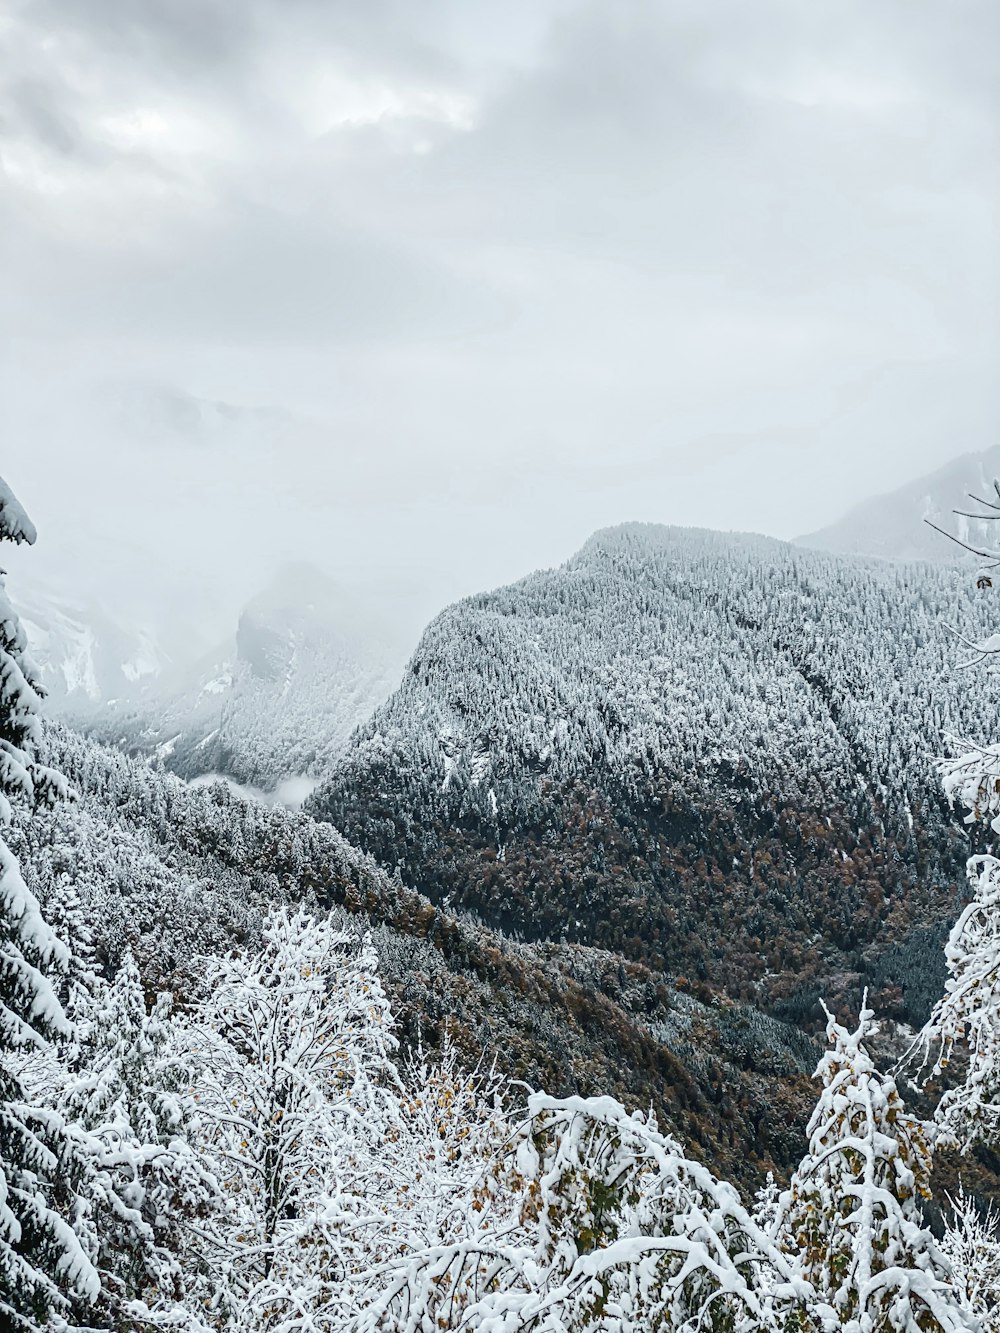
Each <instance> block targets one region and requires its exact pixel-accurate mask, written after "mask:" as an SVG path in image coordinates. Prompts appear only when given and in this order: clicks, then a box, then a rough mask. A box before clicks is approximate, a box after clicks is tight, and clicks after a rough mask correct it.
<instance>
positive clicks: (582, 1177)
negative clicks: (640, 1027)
mask: <svg viewBox="0 0 1000 1333" xmlns="http://www.w3.org/2000/svg"><path fill="white" fill-rule="evenodd" d="M465 1221H466V1226H465V1229H464V1232H463V1234H461V1235H459V1236H457V1237H455V1238H454V1239H452V1240H451V1241H450V1242H449V1243H443V1244H436V1245H429V1246H425V1247H423V1248H420V1249H413V1250H410V1251H408V1252H403V1253H401V1254H400V1255H399V1257H398V1259H396V1260H395V1261H394V1262H390V1263H388V1264H386V1265H384V1266H383V1267H382V1268H381V1269H380V1270H379V1272H378V1274H377V1277H378V1281H379V1286H380V1290H378V1291H377V1294H375V1295H374V1296H373V1297H372V1298H371V1299H370V1300H369V1301H367V1302H366V1303H365V1305H364V1306H363V1308H362V1309H361V1310H360V1311H359V1313H358V1315H357V1317H356V1318H355V1319H354V1320H353V1321H352V1324H351V1328H352V1329H354V1330H356V1331H357V1333H376V1330H387V1329H393V1330H396V1331H397V1333H423V1330H424V1329H428V1328H463V1329H482V1330H484V1331H485V1330H501V1329H502V1330H504V1333H514V1330H521V1329H544V1330H547V1333H570V1331H571V1330H586V1329H593V1330H598V1329H600V1330H601V1331H602V1333H631V1330H634V1329H637V1328H650V1329H653V1328H656V1329H668V1328H682V1327H687V1326H690V1327H691V1328H694V1327H696V1326H697V1325H699V1324H702V1323H706V1322H707V1324H708V1326H709V1327H711V1328H728V1327H738V1326H739V1327H744V1326H753V1327H758V1328H767V1327H772V1326H774V1324H773V1320H774V1317H775V1316H774V1311H775V1309H776V1307H777V1306H778V1305H780V1306H781V1307H782V1308H783V1309H787V1308H794V1307H795V1306H796V1305H797V1304H798V1302H799V1301H800V1299H801V1298H802V1297H803V1296H804V1295H805V1294H806V1288H805V1286H804V1284H802V1283H801V1282H800V1281H798V1279H797V1276H796V1273H795V1269H794V1265H793V1263H792V1262H791V1261H789V1259H788V1258H787V1257H786V1256H784V1255H782V1254H781V1253H780V1251H779V1250H778V1248H777V1246H776V1245H775V1244H774V1243H773V1242H772V1241H771V1240H770V1239H769V1238H768V1237H767V1236H765V1235H764V1234H763V1233H762V1232H761V1230H760V1229H759V1228H758V1227H757V1225H756V1223H754V1221H753V1220H752V1219H751V1218H750V1216H749V1215H748V1213H747V1212H746V1210H745V1209H744V1208H743V1206H742V1204H741V1203H740V1201H739V1196H738V1195H737V1193H736V1191H735V1190H734V1189H733V1188H732V1186H730V1185H727V1184H725V1183H722V1182H720V1181H718V1180H716V1179H715V1177H714V1176H712V1174H711V1172H709V1171H708V1170H707V1169H706V1168H705V1167H702V1166H700V1165H698V1164H697V1163H695V1162H692V1161H690V1160H688V1159H687V1158H685V1157H684V1155H683V1153H682V1152H681V1150H680V1148H679V1147H678V1145H677V1144H676V1142H675V1141H674V1140H673V1139H671V1138H669V1136H667V1135H664V1134H663V1133H661V1131H660V1130H659V1129H658V1127H657V1125H656V1122H655V1119H654V1118H653V1117H652V1116H649V1117H646V1116H644V1115H642V1114H641V1113H638V1112H637V1113H635V1114H632V1115H629V1114H628V1112H626V1110H625V1109H624V1107H622V1106H621V1105H620V1104H619V1103H618V1102H616V1101H614V1100H613V1099H612V1098H609V1097H598V1098H581V1097H571V1098H567V1099H557V1098H552V1097H548V1096H545V1095H544V1094H541V1093H537V1094H533V1095H532V1096H530V1097H529V1098H528V1105H527V1115H526V1117H525V1118H524V1120H523V1121H522V1123H521V1124H520V1125H519V1127H518V1128H517V1129H516V1130H515V1131H514V1132H513V1133H512V1134H511V1135H510V1136H509V1138H508V1139H507V1140H506V1141H505V1142H504V1143H503V1144H501V1145H499V1151H498V1155H497V1160H496V1162H495V1164H494V1166H493V1167H492V1169H491V1170H490V1171H489V1172H487V1173H486V1174H485V1175H484V1177H483V1178H482V1180H481V1181H480V1183H479V1184H478V1185H477V1187H476V1189H475V1190H474V1192H473V1195H472V1208H471V1209H470V1210H469V1211H468V1212H467V1213H466V1215H465ZM762 1265H766V1266H767V1268H768V1269H769V1270H770V1272H771V1274H772V1281H771V1282H770V1283H769V1284H768V1285H767V1286H766V1287H765V1286H764V1285H763V1284H761V1283H760V1282H759V1281H758V1273H759V1270H760V1268H761V1266H762Z"/></svg>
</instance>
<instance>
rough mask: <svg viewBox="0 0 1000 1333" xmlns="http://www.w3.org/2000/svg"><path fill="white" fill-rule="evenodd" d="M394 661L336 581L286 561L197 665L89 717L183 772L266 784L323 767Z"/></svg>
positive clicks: (98, 732)
mask: <svg viewBox="0 0 1000 1333" xmlns="http://www.w3.org/2000/svg"><path fill="white" fill-rule="evenodd" d="M400 658H401V655H400V654H399V653H398V651H397V650H395V649H394V648H393V647H391V646H390V644H389V640H388V636H387V635H386V634H385V633H384V631H383V630H382V629H381V628H380V627H379V626H378V625H377V624H375V623H374V622H373V620H372V619H371V617H369V616H368V615H366V613H365V612H364V610H363V609H361V608H358V607H357V606H356V605H354V604H353V603H352V602H351V601H350V599H348V598H347V597H346V596H345V595H344V594H343V592H342V590H341V589H340V588H339V587H338V586H337V585H336V584H335V583H334V582H333V581H332V580H330V579H328V578H327V577H326V576H325V575H324V574H323V573H322V572H321V571H319V570H318V569H315V568H314V567H312V566H309V565H290V566H287V567H286V568H284V569H283V570H281V571H280V572H279V574H278V575H277V577H276V578H275V580H274V582H273V583H272V584H271V585H270V586H269V587H268V588H266V589H264V590H263V591H262V592H261V593H259V594H258V595H257V596H256V597H254V598H253V599H252V600H251V601H250V602H249V603H248V604H247V606H246V607H245V608H244V610H243V612H242V614H241V616H240V619H239V623H238V625H237V629H236V633H235V636H234V638H233V639H232V640H231V641H230V642H229V643H227V644H225V645H223V646H222V647H221V648H220V649H218V650H217V651H216V652H214V653H212V654H209V655H208V656H207V657H206V658H205V659H204V660H203V661H202V662H201V663H200V664H199V665H198V667H197V669H196V670H195V671H193V672H187V673H184V674H183V675H182V677H181V679H180V681H179V682H177V683H175V684H173V686H172V687H171V688H170V689H169V690H166V691H160V692H156V691H149V692H147V694H146V695H145V696H143V697H142V698H141V699H139V701H138V702H135V703H133V704H132V705H131V706H125V707H121V708H118V709H115V710H109V711H106V712H105V713H104V714H103V715H100V716H92V717H91V718H89V719H88V722H87V725H88V729H89V730H90V731H91V732H92V733H93V734H94V735H95V736H98V737H100V738H102V739H105V740H113V741H115V742H116V743H117V744H119V745H120V746H122V748H124V749H125V750H127V751H128V752H130V753H133V754H137V755H138V754H141V755H144V756H147V757H149V758H153V759H155V760H156V761H157V762H160V763H162V764H163V765H164V766H165V767H166V768H168V769H169V770H170V771H172V772H175V773H177V774H179V775H181V776H182V777H186V778H195V777H199V776H201V775H205V774H217V775H223V776H226V777H229V778H232V779H234V780H235V781H236V782H238V783H241V784H246V785H249V786H252V787H254V788H258V789H262V790H263V791H265V792H272V791H274V790H275V789H276V788H278V787H279V786H280V785H281V784H282V783H287V782H288V781H289V780H290V779H295V778H298V777H302V776H309V775H313V774H316V773H318V772H321V771H323V769H324V768H327V767H329V765H330V764H331V763H332V761H333V760H334V758H335V757H336V756H337V754H339V752H340V750H341V749H342V748H343V746H344V744H345V743H346V741H347V738H348V736H349V735H350V733H351V732H352V731H353V729H354V728H355V726H357V724H358V723H359V722H361V721H362V720H363V719H365V718H367V717H368V716H369V715H370V714H371V712H372V710H373V709H374V708H375V707H376V705H377V704H379V703H381V702H382V701H383V700H384V699H386V698H387V697H388V695H389V693H390V691H391V689H392V687H393V685H394V684H395V683H396V681H397V680H398V678H399V674H400V671H401V669H402V661H401V660H400Z"/></svg>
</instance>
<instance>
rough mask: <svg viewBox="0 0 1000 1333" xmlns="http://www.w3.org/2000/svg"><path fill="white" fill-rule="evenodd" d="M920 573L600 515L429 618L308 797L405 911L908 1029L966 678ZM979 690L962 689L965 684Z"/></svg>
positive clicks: (949, 897)
mask: <svg viewBox="0 0 1000 1333" xmlns="http://www.w3.org/2000/svg"><path fill="white" fill-rule="evenodd" d="M986 598H987V594H985V593H977V591H976V589H975V587H974V586H972V585H971V582H967V581H965V580H964V579H962V578H961V577H960V576H959V574H958V573H957V572H956V571H954V570H952V569H949V568H946V567H941V566H938V567H934V566H929V565H891V564H888V563H884V562H877V561H876V562H867V563H866V562H863V561H859V560H855V559H846V558H837V557H833V556H827V555H822V554H817V553H814V552H811V551H805V550H799V549H797V548H795V547H794V546H790V545H788V544H785V543H781V542H777V541H772V540H769V539H766V538H760V537H752V536H738V535H728V536H727V535H723V534H719V533H713V532H701V531H693V530H683V529H672V528H662V527H657V526H651V525H629V526H625V527H622V528H616V529H611V530H608V531H605V532H600V533H598V534H596V535H595V536H594V537H593V538H592V539H591V540H590V541H589V542H588V543H587V544H586V546H585V547H584V548H583V549H582V551H581V552H580V553H579V554H578V555H577V556H576V557H574V558H573V559H572V560H570V561H569V562H568V563H567V564H565V565H563V566H562V567H561V568H558V569H555V570H550V571H545V572H542V573H538V574H534V575H532V576H530V577H529V578H526V579H524V580H522V581H521V582H520V583H517V584H514V585H513V586H511V587H509V588H502V589H500V590H499V591H497V592H494V593H489V594H484V595H482V596H478V597H473V598H469V599H468V600H466V601H464V602H461V603H459V604H458V605H456V606H454V607H452V608H450V609H449V610H447V611H445V612H444V613H443V614H442V615H441V616H439V617H438V618H437V619H436V620H435V621H434V622H433V623H432V625H431V626H430V627H429V628H428V630H427V632H426V633H425V635H424V637H423V639H422V641H421V643H420V645H419V647H418V649H417V651H416V652H415V654H414V656H413V659H412V661H411V663H410V665H409V667H408V669H407V671H406V674H405V676H404V681H403V684H402V686H401V687H400V689H399V690H398V691H397V693H396V694H395V695H394V696H393V697H392V699H390V700H389V701H388V702H387V703H386V704H385V705H384V707H382V708H381V709H379V710H378V712H377V713H376V714H375V715H374V717H373V718H372V719H371V721H370V722H369V723H368V724H366V725H365V726H364V727H362V728H361V729H360V730H359V732H358V733H356V735H355V737H354V738H353V740H352V742H351V746H350V749H349V751H348V752H347V753H346V754H345V755H344V756H343V758H342V759H341V760H340V761H339V762H338V763H337V765H336V766H335V768H334V770H333V772H332V774H331V776H330V778H329V780H328V782H327V783H326V784H325V785H324V786H323V787H322V788H321V789H320V790H319V791H318V792H317V793H316V794H315V795H314V796H313V797H312V798H311V802H310V805H309V808H310V809H311V810H312V811H313V812H314V813H316V814H318V815H320V816H322V817H325V818H327V819H329V820H331V821H332V822H333V823H334V824H335V825H336V826H337V827H338V828H339V829H340V830H341V831H342V832H343V833H344V834H345V836H346V837H348V838H349V839H350V840H351V841H352V842H354V843H356V844H357V845H358V846H360V847H362V848H364V849H365V850H367V851H368V852H370V853H371V854H372V855H373V856H374V857H375V858H376V860H378V861H379V862H380V863H381V864H383V865H384V866H386V867H387V868H389V869H394V868H398V870H399V871H400V873H401V874H402V875H403V878H404V879H405V880H406V881H407V882H410V883H413V884H414V885H415V886H416V887H418V888H419V889H420V890H421V891H422V892H424V893H426V894H427V896H428V897H429V898H431V899H432V901H435V902H437V903H442V904H445V905H450V906H451V907H452V908H461V909H464V910H466V911H471V912H474V913H476V914H478V915H479V916H480V917H481V919H483V920H484V921H485V922H487V923H489V924H492V925H494V926H499V927H502V928H504V929H505V930H508V931H512V932H517V933H519V934H520V935H521V936H523V937H524V938H525V939H528V940H535V941H542V940H548V941H560V940H566V941H579V942H581V943H585V944H587V945H588V946H592V947H597V948H603V949H607V950H611V951H613V952H615V953H617V954H619V955H620V956H621V957H623V958H625V959H628V960H632V961H635V962H639V963H642V964H643V965H644V966H646V967H648V968H650V969H651V970H652V971H653V972H654V973H655V974H666V975H667V976H669V977H671V978H674V979H675V980H676V984H677V985H678V986H681V987H682V988H683V987H687V988H689V989H690V990H692V991H694V992H695V993H698V994H701V995H703V996H704V997H706V998H707V997H709V996H710V995H712V994H719V993H725V994H728V995H730V996H732V997H737V998H740V999H743V1000H747V1001H752V1002H753V1003H755V1004H757V1005H758V1006H760V1007H761V1008H763V1009H765V1010H767V1011H768V1012H770V1013H772V1014H775V1015H778V1016H781V1017H784V1018H788V1019H791V1020H793V1021H796V1022H805V1023H810V1022H812V1021H814V1020H815V1019H816V1018H817V1017H818V1016H819V1009H818V1005H817V998H818V995H819V994H820V993H821V992H822V993H825V994H826V996H827V998H828V999H829V1000H831V1002H833V1003H837V1002H839V1001H846V1002H850V1003H852V1004H854V1005H855V1007H856V1004H857V1000H858V998H859V992H860V988H861V986H862V984H865V983H867V984H869V985H870V986H871V987H872V989H873V991H874V992H875V993H876V1002H877V1004H878V1006H879V1007H880V1008H882V1009H883V1010H885V1011H887V1012H888V1013H890V1014H892V1015H894V1016H896V1017H898V1018H902V1019H907V1020H910V1021H913V1020H916V1019H919V1018H920V1017H921V1016H922V1014H923V1013H924V1012H925V1011H926V1007H927V1005H928V1004H929V1002H930V1000H931V998H932V997H933V996H934V995H935V994H936V993H937V990H938V988H939V986H940V980H941V953H940V943H941V937H942V933H943V924H942V923H943V922H945V921H946V920H948V919H949V918H950V917H952V916H953V914H954V912H955V905H956V894H957V892H958V891H959V886H961V885H962V884H963V883H964V876H963V873H962V865H963V861H964V857H965V855H966V854H967V843H966V837H965V835H964V834H963V833H962V832H960V831H959V830H958V829H957V828H956V825H955V821H954V817H953V816H952V814H951V812H950V811H948V810H947V808H946V807H945V806H944V804H943V802H942V800H941V797H940V795H939V791H938V785H937V782H936V779H935V777H934V775H933V772H932V756H933V755H934V754H935V753H937V752H940V749H941V746H942V739H941V737H942V732H943V731H947V730H953V731H959V732H961V731H964V730H967V729H972V728H974V727H975V726H979V725H980V723H981V718H982V716H983V715H984V712H985V711H987V710H988V709H989V707H990V706H992V705H994V704H995V702H996V698H997V690H996V687H995V686H991V685H990V683H989V682H986V683H985V684H984V683H983V682H981V681H980V682H977V689H976V694H975V697H974V698H973V697H971V695H970V691H969V686H968V681H967V679H966V678H964V677H961V676H960V675H959V674H956V673H955V672H954V671H953V669H952V668H953V664H954V660H955V658H956V656H957V655H959V650H958V649H957V646H956V644H955V642H954V641H953V640H952V639H951V638H950V637H949V636H948V634H947V631H946V628H945V627H946V624H953V625H956V626H957V627H959V628H960V629H962V630H964V631H965V632H967V633H970V634H972V635H975V634H979V633H981V632H982V631H984V630H985V629H986V627H987V624H988V620H989V607H988V605H987V603H986V601H985V600H984V599H986ZM984 690H985V694H986V697H984Z"/></svg>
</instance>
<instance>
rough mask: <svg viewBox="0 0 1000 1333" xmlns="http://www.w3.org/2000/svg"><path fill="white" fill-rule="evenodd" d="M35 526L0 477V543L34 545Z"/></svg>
mask: <svg viewBox="0 0 1000 1333" xmlns="http://www.w3.org/2000/svg"><path fill="white" fill-rule="evenodd" d="M37 535H38V534H37V532H36V531H35V525H34V523H32V521H31V519H30V518H29V517H28V515H27V514H26V513H25V512H24V506H23V505H22V504H21V502H20V500H19V499H18V498H17V496H16V495H15V494H14V492H13V491H12V490H11V489H10V487H9V486H8V485H7V483H6V482H5V481H4V479H3V477H0V541H7V542H17V543H21V542H27V543H28V545H29V546H32V545H34V542H35V538H36V537H37Z"/></svg>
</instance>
